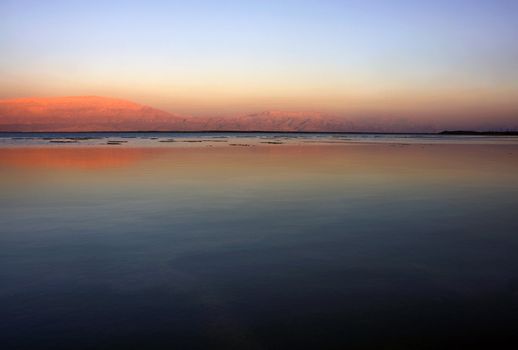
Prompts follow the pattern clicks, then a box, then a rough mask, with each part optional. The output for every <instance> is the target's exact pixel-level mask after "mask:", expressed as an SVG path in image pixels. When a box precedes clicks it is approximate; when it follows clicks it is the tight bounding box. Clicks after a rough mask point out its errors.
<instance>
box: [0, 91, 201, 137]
mask: <svg viewBox="0 0 518 350" xmlns="http://www.w3.org/2000/svg"><path fill="white" fill-rule="evenodd" d="M186 124H189V125H188V126H187V125H186ZM191 124H193V123H192V121H188V120H187V119H186V118H182V117H179V116H177V115H174V114H170V113H167V112H164V111H160V110H158V109H154V108H151V107H148V106H142V105H139V104H136V103H133V102H129V101H125V100H119V99H113V98H106V97H96V96H79V97H56V98H20V99H11V100H0V131H139V130H179V131H180V130H186V128H190V127H191V126H196V125H191ZM194 124H196V123H194Z"/></svg>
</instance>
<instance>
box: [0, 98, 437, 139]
mask: <svg viewBox="0 0 518 350" xmlns="http://www.w3.org/2000/svg"><path fill="white" fill-rule="evenodd" d="M422 129H423V127H422V126H418V125H412V124H411V123H409V122H408V121H406V120H398V119H393V120H392V119H361V120H359V119H358V120H354V121H352V120H348V119H344V118H338V117H332V116H328V115H324V114H322V113H316V112H307V113H304V112H280V111H269V112H263V113H257V114H250V115H245V116H239V117H215V118H195V117H181V116H178V115H175V114H171V113H167V112H164V111H161V110H157V109H154V108H151V107H148V106H142V105H139V104H136V103H133V102H129V101H124V100H119V99H112V98H105V97H95V96H86V97H59V98H22V99H12V100H0V131H208V130H214V131H370V132H395V131H405V132H411V131H419V130H422ZM428 130H429V129H428Z"/></svg>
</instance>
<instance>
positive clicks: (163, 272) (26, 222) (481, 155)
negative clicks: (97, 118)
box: [0, 134, 518, 349]
mask: <svg viewBox="0 0 518 350" xmlns="http://www.w3.org/2000/svg"><path fill="white" fill-rule="evenodd" d="M119 141H122V142H119ZM164 141H165V142H164ZM0 194H1V196H0V347H1V348H2V349H47V348H48V349H114V348H121V349H129V348H135V349H191V348H200V349H213V348H227V349H233V348H235V349H288V348H293V349H297V348H311V349H318V348H341V349H343V348H345V347H349V348H353V349H356V348H360V349H362V348H382V349H387V348H388V349H417V348H419V349H422V348H432V349H436V348H459V346H472V347H473V346H481V345H483V346H486V348H495V347H498V348H501V346H499V344H500V345H501V344H504V343H505V342H512V343H514V344H515V345H518V336H517V335H515V333H516V329H517V327H518V139H517V138H513V137H508V138H491V137H453V136H442V137H441V136H427V135H397V136H382V135H285V134H243V135H239V134H68V135H63V134H58V135H53V134H32V135H31V134H23V135H12V134H3V135H0ZM511 348H512V347H511Z"/></svg>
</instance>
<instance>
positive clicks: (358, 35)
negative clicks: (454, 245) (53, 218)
mask: <svg viewBox="0 0 518 350" xmlns="http://www.w3.org/2000/svg"><path fill="white" fill-rule="evenodd" d="M0 53H1V54H0V98H15V97H29V96H31V97H34V96H36V97H38V96H41V97H43V96H70V95H99V96H110V97H117V98H124V99H129V100H132V101H136V102H138V103H143V104H148V105H151V106H154V107H156V108H161V109H163V110H166V111H169V112H174V113H180V114H189V115H194V116H212V115H218V116H219V115H232V114H240V113H251V112H258V111H263V110H290V111H319V112H324V113H331V114H334V115H339V116H342V115H343V116H346V117H358V118H361V117H364V116H378V115H379V116H403V117H408V118H415V119H416V120H439V121H440V120H441V118H442V119H448V118H450V119H451V118H455V119H458V120H486V121H488V123H490V122H492V121H498V122H499V123H501V125H503V126H505V125H510V126H512V125H518V1H514V0H507V1H506V0H496V1H495V0H485V1H482V0H471V1H468V0H448V1H445V0H435V1H415V0H414V1H403V0H394V1H365V0H364V1H346V0H342V1H338V0H336V1H330V0H314V1H302V0H297V1H268V0H263V1H243V0H242V1H195V0H193V1H185V0H184V1H165V0H164V1H92V0H89V1H71V0H68V1H52V0H48V1H25V0H0Z"/></svg>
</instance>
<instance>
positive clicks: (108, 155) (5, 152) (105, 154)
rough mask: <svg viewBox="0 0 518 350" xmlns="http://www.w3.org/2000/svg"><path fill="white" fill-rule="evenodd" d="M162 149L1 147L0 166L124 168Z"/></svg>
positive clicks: (52, 168)
mask: <svg viewBox="0 0 518 350" xmlns="http://www.w3.org/2000/svg"><path fill="white" fill-rule="evenodd" d="M161 152H163V150H161V149H146V148H120V149H111V148H99V147H88V148H77V147H73V148H55V147H42V148H12V149H9V148H7V149H0V166H15V167H21V168H29V169H45V168H46V169H51V170H56V169H63V170H101V169H109V168H126V167H130V166H132V165H134V163H137V162H139V161H143V160H145V159H149V158H152V157H153V156H155V155H157V154H158V153H161Z"/></svg>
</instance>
